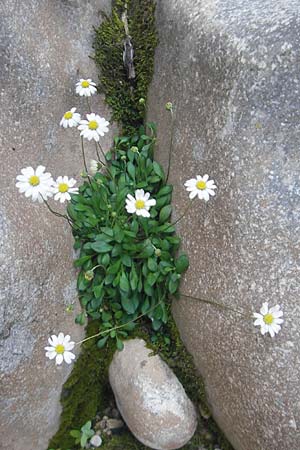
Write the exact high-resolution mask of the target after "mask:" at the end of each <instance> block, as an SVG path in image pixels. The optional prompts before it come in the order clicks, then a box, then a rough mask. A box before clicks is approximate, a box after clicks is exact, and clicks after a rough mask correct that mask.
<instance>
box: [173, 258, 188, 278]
mask: <svg viewBox="0 0 300 450" xmlns="http://www.w3.org/2000/svg"><path fill="white" fill-rule="evenodd" d="M175 267H176V272H177V273H183V272H185V271H186V269H187V268H188V267H189V259H188V257H187V255H185V254H182V255H180V256H179V258H178V259H177V260H176V261H175Z"/></svg>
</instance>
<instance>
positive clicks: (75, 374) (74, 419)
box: [49, 321, 115, 450]
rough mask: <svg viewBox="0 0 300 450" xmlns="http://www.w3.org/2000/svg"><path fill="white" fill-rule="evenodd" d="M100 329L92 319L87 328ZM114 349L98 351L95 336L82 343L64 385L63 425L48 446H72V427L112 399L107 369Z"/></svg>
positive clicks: (81, 423) (62, 399) (89, 331)
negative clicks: (78, 354) (78, 355)
mask: <svg viewBox="0 0 300 450" xmlns="http://www.w3.org/2000/svg"><path fill="white" fill-rule="evenodd" d="M98 329H99V325H98V323H97V322H96V321H94V322H90V323H89V325H88V326H87V329H86V333H87V336H91V335H93V334H96V333H97V332H98ZM114 350H115V349H114V348H109V347H107V348H105V349H102V350H99V349H98V348H97V346H96V342H95V340H94V339H91V340H90V341H87V342H85V343H84V344H82V351H81V353H80V357H79V358H78V359H77V360H76V362H75V364H74V367H73V370H72V373H71V375H70V377H69V378H68V380H67V381H66V383H65V384H64V386H63V390H62V394H61V404H62V408H63V413H62V415H61V422H60V427H59V430H58V432H57V433H56V434H55V436H54V437H53V438H52V439H51V441H50V443H49V448H61V449H63V450H66V449H68V448H72V446H73V444H74V439H73V438H72V437H71V436H70V430H72V429H80V428H81V427H82V425H84V424H85V423H86V422H87V421H88V420H90V419H91V418H93V417H95V415H96V413H97V411H99V408H101V405H105V404H106V402H107V399H109V398H111V396H112V393H111V389H110V385H109V381H108V375H107V371H108V366H109V363H110V361H111V358H112V355H113V353H114ZM104 408H105V407H104Z"/></svg>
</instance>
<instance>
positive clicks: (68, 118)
mask: <svg viewBox="0 0 300 450" xmlns="http://www.w3.org/2000/svg"><path fill="white" fill-rule="evenodd" d="M75 111H76V108H71V109H70V111H67V112H66V113H65V114H64V115H63V118H62V119H61V121H60V123H59V125H60V126H61V127H64V128H68V127H70V128H72V127H77V125H78V124H79V122H80V119H81V117H80V114H79V113H77V112H75Z"/></svg>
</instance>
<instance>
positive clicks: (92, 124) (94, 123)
mask: <svg viewBox="0 0 300 450" xmlns="http://www.w3.org/2000/svg"><path fill="white" fill-rule="evenodd" d="M97 128H98V122H97V121H96V120H91V121H90V122H89V129H90V130H97Z"/></svg>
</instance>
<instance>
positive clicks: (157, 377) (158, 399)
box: [109, 339, 197, 450]
mask: <svg viewBox="0 0 300 450" xmlns="http://www.w3.org/2000/svg"><path fill="white" fill-rule="evenodd" d="M151 352H152V350H151V349H149V348H147V347H146V343H145V341H143V340H142V339H132V340H129V341H126V342H125V343H124V349H123V350H122V351H121V352H119V351H116V353H115V354H114V357H113V360H112V362H111V365H110V367H109V381H110V384H111V387H112V389H113V392H114V395H115V398H116V402H117V405H118V409H119V411H120V413H121V414H122V416H123V419H124V420H125V422H126V424H127V426H128V428H129V429H130V430H131V432H132V433H133V434H134V435H135V437H136V438H137V439H138V440H139V441H140V442H142V443H143V444H145V445H147V446H148V447H150V448H154V449H157V450H172V449H177V448H181V447H182V446H183V445H185V444H186V443H187V442H188V441H189V440H190V439H191V437H192V436H193V434H194V433H195V430H196V426H197V416H196V412H195V408H194V405H193V404H192V402H191V401H190V400H189V398H188V397H187V395H186V393H185V391H184V389H183V387H182V385H181V383H180V382H179V381H178V379H177V377H176V376H175V375H174V373H173V372H172V370H171V369H170V368H169V367H168V366H167V364H166V363H165V362H164V361H163V360H162V359H161V358H160V356H158V355H155V356H151Z"/></svg>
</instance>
